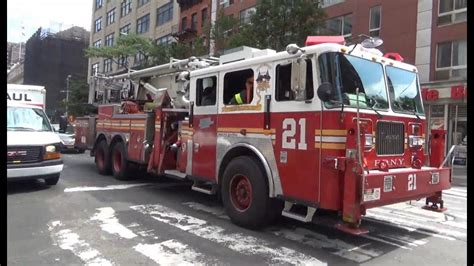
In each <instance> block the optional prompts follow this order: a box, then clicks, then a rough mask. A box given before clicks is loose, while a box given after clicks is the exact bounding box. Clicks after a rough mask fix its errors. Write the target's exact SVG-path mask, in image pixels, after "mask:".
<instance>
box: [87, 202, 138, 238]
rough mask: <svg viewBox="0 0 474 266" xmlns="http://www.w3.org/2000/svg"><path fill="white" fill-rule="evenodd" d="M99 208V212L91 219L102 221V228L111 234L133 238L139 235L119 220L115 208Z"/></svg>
mask: <svg viewBox="0 0 474 266" xmlns="http://www.w3.org/2000/svg"><path fill="white" fill-rule="evenodd" d="M97 210H98V211H99V212H97V213H96V214H95V215H94V216H93V217H92V218H91V220H92V221H99V222H101V224H100V228H102V230H104V231H106V232H108V233H110V234H116V235H119V236H120V237H123V238H126V239H131V238H134V237H136V236H137V235H136V234H135V233H133V232H132V231H131V230H130V229H128V228H127V227H125V226H123V225H121V224H120V223H119V222H118V219H117V218H116V217H115V210H114V209H112V208H111V207H104V208H97Z"/></svg>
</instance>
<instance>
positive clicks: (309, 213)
mask: <svg viewBox="0 0 474 266" xmlns="http://www.w3.org/2000/svg"><path fill="white" fill-rule="evenodd" d="M294 205H295V204H294V203H292V202H289V201H285V208H284V209H283V211H282V212H281V215H282V216H285V217H288V218H291V219H295V220H297V221H300V222H303V223H309V222H311V221H312V220H313V216H314V213H315V212H316V208H314V207H308V206H306V215H301V214H299V213H294V212H291V208H292V207H293V206H294Z"/></svg>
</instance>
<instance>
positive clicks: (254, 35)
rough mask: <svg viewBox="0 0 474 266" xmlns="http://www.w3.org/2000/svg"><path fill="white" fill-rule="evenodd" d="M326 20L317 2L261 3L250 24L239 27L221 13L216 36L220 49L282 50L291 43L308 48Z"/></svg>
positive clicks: (279, 0) (261, 0)
mask: <svg viewBox="0 0 474 266" xmlns="http://www.w3.org/2000/svg"><path fill="white" fill-rule="evenodd" d="M324 19H325V13H324V11H323V10H322V9H321V8H320V7H319V1H317V0H259V1H258V2H257V6H256V11H255V14H254V15H253V16H251V18H250V23H249V24H244V25H239V23H240V22H238V21H237V22H236V19H235V18H232V17H229V16H224V15H223V14H219V16H218V20H217V21H216V29H215V30H214V31H213V33H214V35H213V36H214V37H215V39H216V43H218V45H216V46H217V50H222V49H224V48H225V49H229V48H234V47H237V46H242V45H246V46H251V47H256V48H260V49H266V48H271V49H275V50H277V51H281V50H284V49H285V48H286V46H287V45H288V44H290V43H296V44H298V45H299V46H304V43H305V41H306V37H307V36H310V35H317V32H318V29H320V28H322V26H323V21H324ZM226 31H227V32H228V33H227V34H223V32H226ZM229 32H230V33H231V34H229Z"/></svg>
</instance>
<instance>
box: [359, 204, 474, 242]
mask: <svg viewBox="0 0 474 266" xmlns="http://www.w3.org/2000/svg"><path fill="white" fill-rule="evenodd" d="M369 211H371V212H369ZM366 217H372V218H375V219H379V220H384V221H388V222H391V223H394V224H396V225H405V226H407V225H408V226H414V227H417V228H421V229H425V230H430V231H433V232H436V233H439V234H444V235H447V236H453V237H460V238H466V233H465V232H459V231H455V230H449V229H445V228H440V226H433V225H429V224H427V223H426V222H429V221H425V222H424V223H423V222H415V221H413V220H411V219H403V218H401V217H395V216H394V215H391V214H387V213H381V212H377V211H375V209H371V210H367V215H366ZM441 224H442V223H441Z"/></svg>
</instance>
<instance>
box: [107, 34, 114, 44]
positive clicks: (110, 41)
mask: <svg viewBox="0 0 474 266" xmlns="http://www.w3.org/2000/svg"><path fill="white" fill-rule="evenodd" d="M113 45H114V34H113V33H111V34H109V35H107V36H105V46H113Z"/></svg>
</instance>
